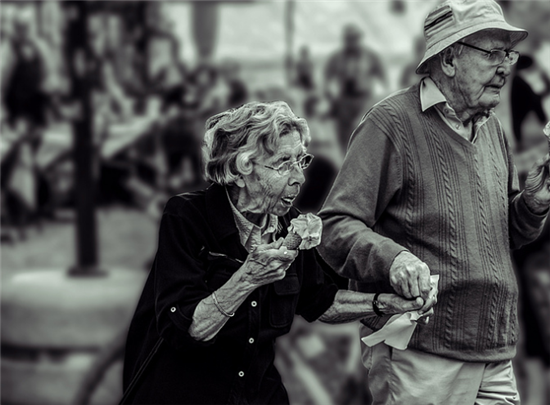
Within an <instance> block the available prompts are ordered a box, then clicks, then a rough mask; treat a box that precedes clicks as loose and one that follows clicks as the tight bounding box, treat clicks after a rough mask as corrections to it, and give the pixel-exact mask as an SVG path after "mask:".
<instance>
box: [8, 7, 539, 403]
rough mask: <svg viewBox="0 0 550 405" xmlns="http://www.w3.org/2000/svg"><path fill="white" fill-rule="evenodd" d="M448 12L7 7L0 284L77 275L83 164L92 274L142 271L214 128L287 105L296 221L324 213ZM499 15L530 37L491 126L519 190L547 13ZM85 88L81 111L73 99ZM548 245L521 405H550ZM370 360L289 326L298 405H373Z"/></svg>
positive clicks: (526, 347)
mask: <svg viewBox="0 0 550 405" xmlns="http://www.w3.org/2000/svg"><path fill="white" fill-rule="evenodd" d="M438 2H439V1H436V0H433V1H425V2H418V1H414V0H409V1H406V0H391V1H382V0H380V1H368V2H366V1H365V2H356V1H354V2H351V1H350V2H348V1H336V2H309V1H308V2H306V1H303V2H302V1H294V0H287V1H254V0H248V1H239V2H237V1H235V2H232V1H224V2H221V1H219V2H216V1H208V2H198V1H196V2H192V1H180V2H160V1H159V2H146V1H136V2H133V1H124V2H122V1H121V2H116V1H112V2H111V1H108V2H107V1H105V2H104V1H90V2H86V3H85V7H82V5H75V3H73V2H54V1H39V2H19V1H17V2H8V1H3V2H2V3H1V4H0V8H1V25H0V30H1V39H0V55H1V56H0V68H1V77H0V80H1V104H0V108H1V110H0V131H1V143H0V153H1V155H0V156H1V225H2V227H1V232H2V234H1V236H2V280H3V281H4V280H8V279H9V277H12V276H13V275H16V274H19V273H21V272H24V271H28V270H36V269H44V268H52V267H59V268H67V269H68V268H69V267H70V266H72V265H74V262H75V260H78V259H77V258H75V256H78V254H77V253H76V254H75V250H78V247H77V244H78V243H77V241H75V236H74V234H73V233H72V232H73V231H72V229H73V227H74V226H75V224H76V222H77V221H76V217H77V215H76V211H77V203H76V201H77V197H76V195H77V190H78V187H79V175H78V162H79V159H82V156H87V157H88V158H89V159H90V161H91V178H92V184H93V190H92V191H91V192H90V194H88V195H89V196H91V199H92V200H93V203H92V205H93V207H94V210H93V212H94V215H95V216H96V217H95V219H94V221H97V223H98V229H99V231H98V233H97V240H96V241H95V242H94V243H97V245H98V250H99V257H100V258H101V260H98V261H99V262H100V263H101V265H102V266H104V267H116V266H123V267H127V268H131V269H133V270H134V271H135V272H136V274H137V273H145V272H146V271H148V268H149V266H150V264H151V259H152V257H153V255H154V252H155V249H156V246H155V245H156V232H157V230H156V227H157V226H158V220H159V219H160V215H161V212H162V208H163V205H164V203H165V201H166V200H167V197H168V196H170V195H173V194H177V193H181V192H185V191H190V190H194V189H197V188H201V187H203V186H205V183H204V182H203V180H202V177H201V142H202V136H203V127H204V122H205V120H206V119H207V118H208V117H210V116H212V115H213V114H215V113H218V112H220V111H223V110H226V109H227V108H231V107H236V106H239V105H241V104H243V103H245V102H247V101H251V100H260V101H269V100H285V101H286V102H288V103H289V105H290V106H291V107H292V108H293V110H294V111H295V112H296V114H297V115H299V116H303V117H305V118H306V119H307V121H308V124H309V126H310V131H311V137H312V140H311V143H310V145H309V152H310V153H312V154H314V155H315V156H316V159H315V160H314V162H313V164H312V166H311V167H310V168H309V169H308V170H307V172H306V177H307V182H306V184H305V186H304V188H303V190H302V192H301V197H300V198H299V200H298V201H297V205H298V207H299V208H300V209H302V211H306V212H316V211H317V210H318V209H319V208H320V206H321V204H322V202H323V199H324V196H325V195H326V193H327V192H328V190H329V189H330V186H331V183H332V180H333V179H334V177H335V175H336V173H337V171H338V168H339V167H340V165H341V163H342V160H343V157H344V155H345V148H346V145H347V142H348V140H349V137H350V135H351V133H352V131H353V129H354V128H355V126H356V125H357V124H358V123H359V121H360V119H361V116H362V115H363V114H364V113H365V112H366V111H367V110H368V109H369V108H370V107H371V106H372V105H373V104H374V103H376V102H377V101H379V100H381V99H382V98H384V97H385V96H387V95H389V94H390V93H392V92H394V91H396V90H398V89H400V88H403V87H406V86H409V85H411V84H414V83H415V82H417V81H418V80H419V78H420V77H419V76H417V75H416V74H415V73H414V70H415V68H416V65H417V63H418V61H419V60H420V58H421V56H422V54H423V51H424V48H423V46H424V42H423V38H422V23H423V19H424V17H425V15H426V14H427V13H428V11H429V10H430V9H431V8H433V7H434V6H435V5H436V4H437V3H438ZM501 6H502V8H503V10H504V12H505V14H506V18H507V20H508V21H510V22H511V23H512V24H514V25H517V26H520V27H524V28H526V29H527V30H528V31H529V33H530V35H529V37H528V38H527V40H526V41H524V42H523V43H522V44H521V48H518V49H517V50H518V51H520V52H521V55H522V56H521V58H520V60H519V62H518V64H517V65H516V66H515V67H514V71H513V73H512V75H511V76H510V77H509V84H508V86H506V87H505V88H504V89H503V93H502V96H501V104H500V105H499V106H498V107H497V111H496V112H497V115H498V116H499V119H500V120H501V122H502V124H503V127H504V128H505V130H506V133H507V135H508V138H509V140H510V143H511V144H512V145H513V149H514V151H515V154H516V160H517V168H518V171H519V174H520V178H522V177H524V176H525V175H526V173H527V171H528V169H529V168H530V166H531V165H532V164H533V162H534V160H535V159H536V158H537V156H540V155H542V154H543V153H545V152H546V151H547V148H548V144H547V142H546V140H545V138H544V136H543V134H542V128H543V127H544V124H545V123H546V122H547V121H548V120H549V117H550V31H549V30H548V21H550V3H548V2H544V1H509V2H501ZM82 10H85V14H84V18H83V16H82V15H78V13H79V12H80V13H82ZM79 24H80V25H82V24H84V26H79ZM82 32H84V33H85V35H84V37H82V35H81V33H82ZM82 40H83V41H84V44H81V43H80V42H79V41H82ZM79 46H84V49H85V52H84V53H79V51H78V47H79ZM79 77H80V78H82V77H84V78H85V83H86V90H85V93H84V94H86V95H87V96H89V99H88V102H87V103H82V100H79V98H78V97H79V95H82V94H83V93H82V92H79V91H78V90H79V89H77V88H75V87H78V85H77V84H75V83H79V80H78V78H79ZM80 90H82V89H80ZM84 116H85V117H84ZM75 122H84V124H85V125H86V127H85V128H88V129H87V131H88V132H89V137H90V142H89V143H88V144H87V145H88V146H87V147H84V151H83V152H82V151H81V152H80V153H84V155H78V154H75V153H73V151H74V148H73V147H74V146H75V145H76V144H77V143H78V142H77V139H78V137H79V136H82V133H81V132H80V131H79V130H78V129H79V128H82V127H79V126H78V125H75ZM88 191H89V190H88ZM548 228H549V227H548V224H547V226H546V229H545V231H544V233H543V235H542V236H541V237H540V238H539V240H537V241H536V242H535V243H533V244H531V245H529V246H526V247H524V248H522V249H521V250H520V251H517V252H515V253H514V259H515V262H516V264H517V268H518V280H519V282H520V286H521V293H522V295H521V314H522V318H521V323H522V326H523V335H522V340H521V342H520V346H519V350H518V356H517V359H516V363H517V364H516V374H517V376H518V381H519V383H520V387H521V392H522V394H523V397H524V399H525V403H526V404H548V403H550V393H548V392H547V391H548V387H549V386H550V237H549V230H548ZM140 280H141V279H140ZM337 281H338V282H339V283H342V285H343V286H345V285H346V282H345V280H337ZM128 305H129V306H133V305H135V302H132V303H128ZM128 321H129V319H128ZM2 339H3V340H2V360H3V366H2V373H3V375H4V376H5V375H6V373H8V374H9V373H10V372H11V370H12V369H11V368H9V367H4V364H6V359H8V360H9V359H11V360H13V359H14V357H10V356H13V352H14V351H13V350H12V348H11V346H13V344H12V343H11V344H10V347H8V345H7V344H5V341H4V332H2ZM359 344H360V343H359V340H358V335H357V325H355V324H351V325H343V326H326V325H321V324H317V323H315V324H311V325H310V324H306V323H305V322H304V321H302V320H301V319H296V322H295V324H294V326H293V330H292V332H291V334H289V335H288V336H286V337H284V338H283V339H280V341H279V342H278V348H279V350H278V351H279V354H278V356H279V358H278V368H279V370H280V371H281V373H282V375H283V379H284V381H285V384H286V386H287V388H288V391H289V395H290V398H291V401H292V403H295V404H323V405H324V404H330V403H334V404H367V403H369V398H370V397H369V393H368V388H367V387H366V385H365V379H364V375H363V370H362V366H361V365H360V358H359V357H360V352H359ZM10 348H11V349H10ZM33 350H34V349H33ZM15 358H16V360H17V359H18V361H22V360H21V357H17V356H16V357H15ZM27 360H28V359H27ZM28 361H30V360H28ZM32 361H35V362H40V361H46V360H40V358H35V357H33V360H32ZM117 378H120V377H117V375H116V374H114V376H113V377H112V379H113V380H114V381H115V382H114V383H113V386H115V387H116V386H117V384H119V380H117ZM4 380H6V379H5V378H3V381H4ZM2 384H3V386H2V392H3V393H4V392H6V390H7V391H8V392H9V390H10V387H9V386H5V385H4V382H3V383H2ZM114 389H115V390H116V388H114ZM44 395H46V396H47V395H48V393H45V394H44ZM2 396H3V398H2V399H3V401H2V402H3V403H9V401H15V399H13V398H5V397H4V394H3V395H2ZM14 403H16V402H14ZM42 403H47V402H42Z"/></svg>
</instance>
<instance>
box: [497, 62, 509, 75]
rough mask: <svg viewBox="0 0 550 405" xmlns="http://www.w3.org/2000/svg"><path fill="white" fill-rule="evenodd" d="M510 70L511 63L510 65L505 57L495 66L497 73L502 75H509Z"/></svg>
mask: <svg viewBox="0 0 550 405" xmlns="http://www.w3.org/2000/svg"><path fill="white" fill-rule="evenodd" d="M511 72H512V65H510V64H509V63H508V61H507V60H506V59H505V60H504V62H502V63H501V64H500V65H499V66H498V68H497V74H499V75H501V76H504V77H507V76H509V75H510V73H511Z"/></svg>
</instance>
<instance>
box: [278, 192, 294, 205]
mask: <svg viewBox="0 0 550 405" xmlns="http://www.w3.org/2000/svg"><path fill="white" fill-rule="evenodd" d="M295 199H296V196H295V195H293V196H292V195H289V196H285V197H283V198H281V201H282V202H283V204H284V205H288V206H291V205H292V203H293V202H294V200H295Z"/></svg>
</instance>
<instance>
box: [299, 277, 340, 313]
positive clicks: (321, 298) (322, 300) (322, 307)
mask: <svg viewBox="0 0 550 405" xmlns="http://www.w3.org/2000/svg"><path fill="white" fill-rule="evenodd" d="M337 292H338V286H337V285H336V284H325V285H324V286H323V287H322V288H321V289H320V290H319V291H318V293H317V294H316V296H315V298H314V299H313V300H312V301H311V302H310V305H308V308H307V309H305V310H303V311H301V312H300V315H301V316H302V318H304V319H305V320H306V321H308V322H313V321H316V320H317V319H319V317H320V316H321V315H323V314H324V313H325V312H326V311H327V310H328V309H329V308H330V307H331V306H332V304H333V303H334V298H335V297H336V293H337Z"/></svg>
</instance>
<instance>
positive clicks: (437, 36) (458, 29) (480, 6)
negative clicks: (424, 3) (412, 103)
mask: <svg viewBox="0 0 550 405" xmlns="http://www.w3.org/2000/svg"><path fill="white" fill-rule="evenodd" d="M491 28H496V29H500V30H504V31H508V32H510V39H511V42H512V46H514V45H516V44H517V43H518V42H520V41H522V40H524V39H525V37H527V31H525V30H524V29H521V28H517V27H514V26H512V25H510V24H508V23H507V22H506V21H505V20H504V16H503V14H502V9H501V8H500V6H499V5H498V4H497V3H496V2H495V1H493V0H449V1H446V2H445V3H442V4H441V5H439V6H437V7H436V8H435V9H434V10H432V11H431V12H430V13H429V14H428V16H427V17H426V20H425V21H424V39H425V40H426V52H425V53H424V57H423V58H422V61H421V62H420V63H419V64H418V67H417V68H416V73H419V74H422V73H427V72H426V62H427V61H428V59H430V58H432V57H434V56H435V55H437V54H438V53H439V52H441V51H442V50H444V49H445V48H447V47H449V46H450V45H452V44H454V43H455V42H457V41H460V40H461V39H462V38H464V37H467V36H468V35H471V34H473V33H476V32H479V31H482V30H486V29H491Z"/></svg>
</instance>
